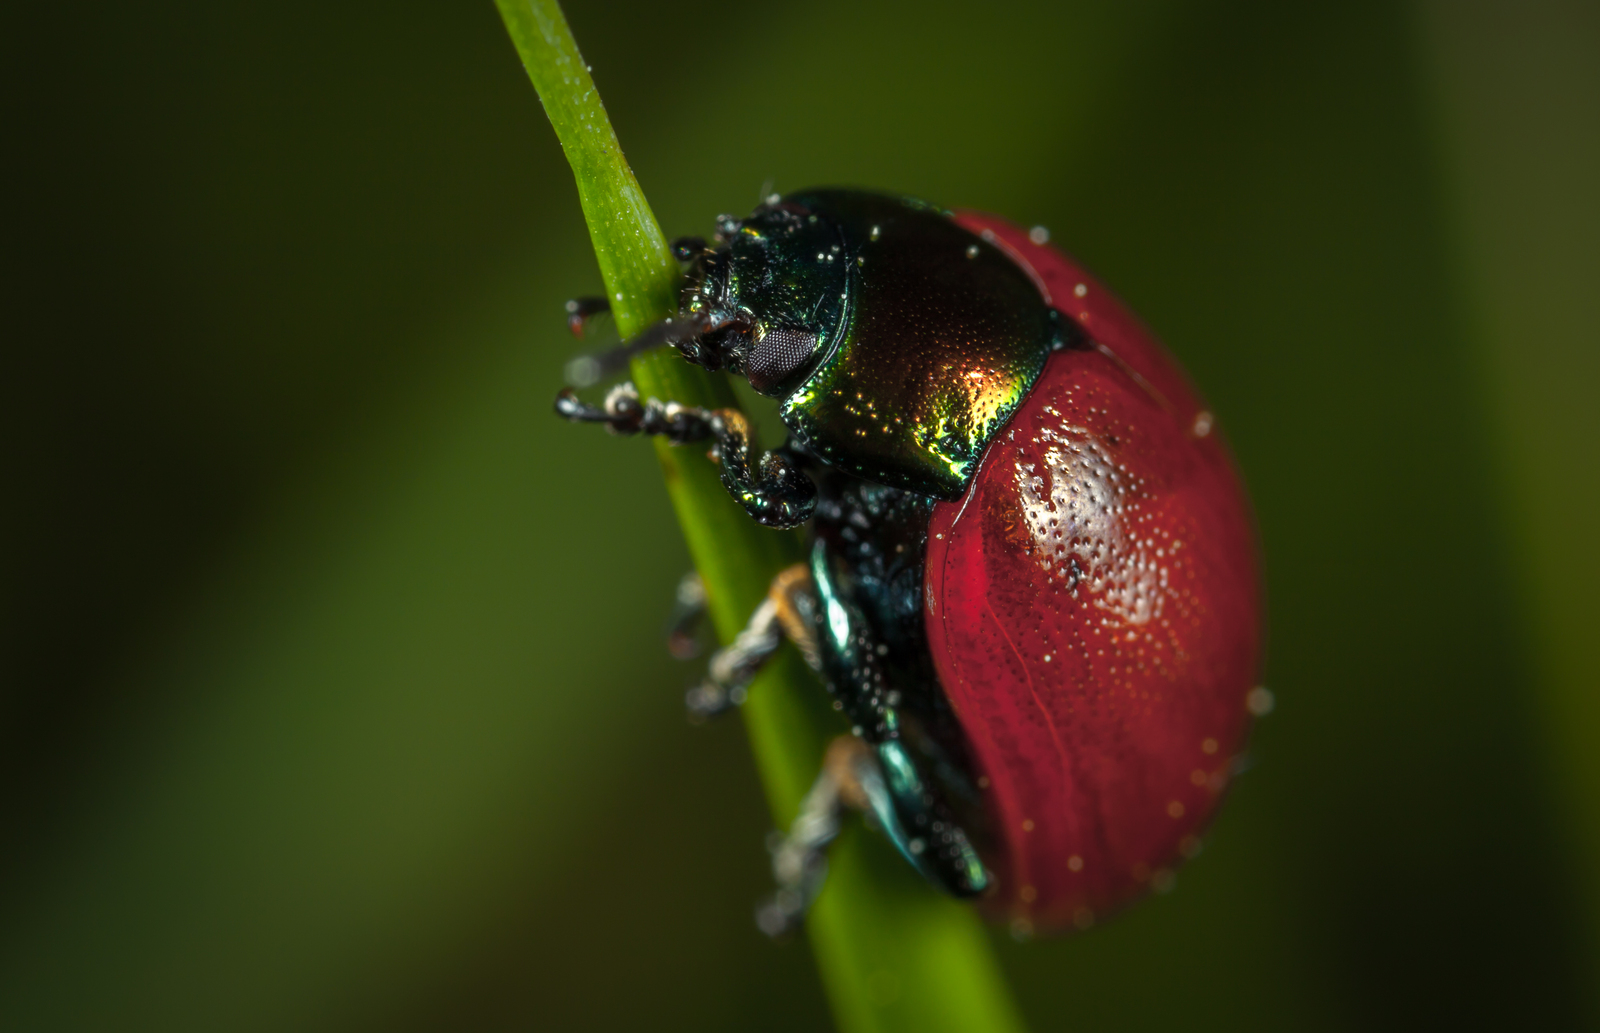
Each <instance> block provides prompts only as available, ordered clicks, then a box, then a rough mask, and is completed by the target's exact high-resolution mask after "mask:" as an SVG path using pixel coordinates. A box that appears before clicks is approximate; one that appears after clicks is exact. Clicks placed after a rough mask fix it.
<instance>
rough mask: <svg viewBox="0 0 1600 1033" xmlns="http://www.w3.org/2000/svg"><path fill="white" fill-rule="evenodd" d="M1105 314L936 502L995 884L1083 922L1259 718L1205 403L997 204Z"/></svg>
mask: <svg viewBox="0 0 1600 1033" xmlns="http://www.w3.org/2000/svg"><path fill="white" fill-rule="evenodd" d="M958 221H959V222H960V223H961V224H962V225H964V226H966V227H967V228H968V229H971V230H973V231H974V232H976V233H979V234H980V235H984V236H985V238H986V239H994V240H997V241H999V242H1000V243H1002V244H1003V245H1004V246H1005V248H1006V250H1007V252H1008V253H1009V254H1011V255H1012V256H1013V258H1014V260H1016V261H1017V262H1018V263H1019V264H1022V265H1023V266H1024V268H1026V269H1027V271H1028V272H1029V274H1030V276H1032V277H1033V278H1034V279H1035V280H1036V282H1038V283H1040V285H1041V287H1042V289H1043V291H1044V292H1045V294H1046V297H1047V299H1049V300H1050V301H1051V303H1052V304H1053V305H1055V306H1057V307H1058V308H1063V309H1064V310H1065V311H1066V313H1067V314H1068V315H1070V316H1071V317H1072V318H1073V319H1074V320H1076V321H1077V322H1078V323H1079V325H1081V326H1083V327H1084V329H1085V330H1087V331H1088V332H1089V333H1090V335H1091V336H1092V339H1093V340H1094V342H1095V344H1096V346H1097V347H1096V349H1095V350H1093V351H1060V352H1056V353H1055V354H1054V355H1052V356H1051V358H1050V360H1049V362H1048V363H1047V365H1046V367H1045V371H1044V374H1043V375H1042V376H1041V377H1040V379H1039V381H1038V382H1037V383H1036V384H1035V385H1034V387H1033V390H1032V391H1031V392H1030V393H1029V395H1028V398H1027V401H1026V402H1025V403H1024V404H1023V406H1022V408H1021V409H1020V410H1019V411H1018V412H1017V414H1016V415H1015V416H1014V417H1013V418H1012V420H1011V421H1010V423H1009V424H1008V425H1007V426H1006V428H1005V429H1004V430H1002V431H1001V433H1000V434H999V435H998V436H997V437H996V439H995V440H994V442H993V443H992V444H991V445H990V447H989V450H988V452H987V454H986V455H985V456H984V458H983V462H982V465H981V467H980V468H979V470H978V473H977V476H976V477H975V478H974V480H973V483H972V485H971V487H970V488H969V489H968V491H967V494H966V496H965V497H963V498H962V499H959V500H957V501H953V502H939V503H937V504H936V505H935V507H934V512H933V518H932V520H931V521H930V524H929V539H928V551H927V564H926V568H925V574H924V577H925V592H924V596H925V598H926V600H927V605H926V607H925V619H926V626H927V632H928V643H929V647H930V649H931V651H932V653H933V657H934V661H935V663H936V664H937V667H938V671H939V680H940V683H941V685H942V686H943V687H944V690H945V692H946V694H947V695H948V697H949V699H950V703H951V705H952V706H953V707H954V708H955V709H956V711H957V713H958V714H959V715H960V720H961V725H962V728H963V730H964V731H965V732H966V733H967V736H968V739H969V742H970V743H971V746H972V750H973V754H974V761H975V764H976V767H977V768H978V770H980V771H981V772H982V774H983V778H984V780H985V782H986V785H987V788H986V789H985V790H984V792H985V794H986V808H985V809H986V811H987V812H988V814H989V816H990V821H991V823H992V827H993V828H994V829H995V830H996V831H997V832H998V836H997V839H998V843H999V849H996V850H995V851H993V853H994V854H995V856H993V857H986V858H985V860H986V862H987V863H988V864H989V865H990V867H991V869H992V870H994V871H995V874H996V876H997V880H996V881H997V883H998V888H997V890H996V891H995V892H994V894H993V895H992V896H990V897H989V898H987V899H986V901H985V904H984V906H985V908H986V910H988V911H989V912H990V913H992V914H994V915H995V916H996V917H1003V918H1004V919H1005V920H1007V921H1009V922H1011V923H1012V924H1013V927H1014V928H1015V929H1016V930H1017V931H1018V932H1021V933H1026V932H1030V931H1034V930H1038V931H1047V930H1053V929H1059V928H1064V927H1080V928H1081V927H1085V926H1087V925H1089V924H1092V923H1093V922H1094V921H1095V920H1096V919H1097V918H1099V917H1103V916H1104V915H1105V914H1107V913H1108V912H1109V911H1111V910H1113V909H1115V908H1116V907H1118V906H1120V905H1121V904H1123V903H1125V902H1126V901H1128V900H1130V899H1132V898H1134V897H1136V896H1138V895H1140V894H1141V893H1143V892H1144V891H1145V890H1147V889H1148V888H1149V887H1150V886H1151V882H1152V880H1156V881H1157V884H1158V888H1159V886H1160V884H1161V883H1164V882H1166V881H1167V880H1169V879H1170V874H1169V873H1170V871H1171V868H1172V866H1173V865H1174V864H1175V863H1176V862H1177V861H1178V860H1179V859H1180V858H1181V857H1182V856H1183V855H1184V854H1186V853H1192V852H1193V851H1194V850H1196V849H1197V847H1198V839H1197V838H1196V837H1197V836H1198V835H1199V834H1200V832H1201V831H1202V830H1203V829H1204V827H1205V825H1206V823H1207V821H1208V820H1209V819H1210V817H1211V814H1212V812H1213V810H1214V809H1215V807H1216V805H1217V802H1218V799H1219V796H1220V794H1221V793H1222V791H1223V789H1224V788H1225V787H1226V786H1227V784H1228V780H1229V776H1230V774H1231V771H1230V767H1231V765H1232V763H1233V759H1234V758H1235V756H1236V755H1237V754H1238V752H1239V750H1241V749H1242V747H1243V744H1244V739H1245V735H1246V732H1247V730H1248V727H1249V718H1250V715H1249V711H1248V707H1247V697H1248V695H1249V693H1250V691H1251V689H1252V688H1253V687H1254V686H1255V685H1256V678H1257V674H1258V671H1257V664H1258V657H1259V654H1260V645H1261V643H1260V631H1259V629H1260V617H1259V611H1260V588H1259V578H1258V574H1257V562H1256V548H1255V542H1254V540H1253V536H1252V534H1251V527H1252V523H1251V517H1250V513H1249V508H1248V504H1247V502H1246V501H1245V496H1244V492H1243V488H1242V485H1241V484H1240V481H1239V478H1238V475H1237V474H1236V472H1235V470H1234V467H1233V464H1232V461H1231V460H1230V458H1229V456H1228V453H1227V451H1226V449H1225V448H1224V446H1223V444H1222V442H1221V440H1220V435H1218V434H1216V433H1214V432H1213V420H1212V417H1211V416H1210V413H1209V410H1207V409H1206V407H1205V406H1204V405H1203V403H1202V402H1201V401H1200V399H1199V398H1198V396H1197V395H1196V393H1195V392H1194V390H1193V389H1192V388H1191V387H1190V386H1189V385H1188V383H1187V382H1186V380H1185V378H1184V377H1183V375H1182V374H1181V373H1180V372H1179V370H1178V369H1177V366H1176V364H1175V363H1174V362H1173V361H1172V360H1171V359H1170V358H1169V357H1168V356H1167V354H1166V352H1165V350H1164V349H1163V348H1162V347H1161V346H1160V345H1159V344H1157V343H1156V342H1155V340H1154V339H1153V338H1152V337H1151V335H1150V334H1149V333H1148V331H1146V330H1145V329H1144V328H1143V326H1141V325H1140V323H1139V322H1138V320H1137V319H1135V318H1134V317H1133V316H1132V315H1131V314H1130V313H1129V312H1128V311H1127V309H1125V308H1124V307H1123V306H1122V305H1121V304H1120V303H1119V302H1118V301H1117V300H1116V299H1115V298H1114V297H1113V296H1112V295H1111V294H1110V293H1109V292H1108V291H1106V290H1105V288H1104V287H1102V286H1101V285H1100V284H1099V282H1098V281H1096V280H1095V279H1094V278H1093V277H1092V276H1090V275H1089V274H1088V273H1087V272H1086V271H1085V270H1084V269H1082V268H1081V267H1080V266H1078V265H1077V263H1075V262H1074V261H1072V260H1071V259H1069V258H1067V257H1066V256H1065V255H1063V254H1062V253H1061V252H1059V251H1057V250H1055V249H1054V248H1050V247H1048V246H1043V245H1041V244H1038V243H1035V242H1033V240H1031V239H1030V238H1029V236H1028V234H1027V232H1026V231H1024V230H1021V229H1019V228H1018V227H1015V226H1012V225H1009V224H1007V223H1005V222H1003V221H1001V220H998V219H995V218H993V217H991V216H983V215H977V214H970V213H967V214H961V215H959V216H958Z"/></svg>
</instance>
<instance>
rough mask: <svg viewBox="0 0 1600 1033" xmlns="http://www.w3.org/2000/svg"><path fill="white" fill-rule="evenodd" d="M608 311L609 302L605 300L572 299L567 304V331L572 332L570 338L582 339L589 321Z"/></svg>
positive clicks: (593, 298) (596, 298)
mask: <svg viewBox="0 0 1600 1033" xmlns="http://www.w3.org/2000/svg"><path fill="white" fill-rule="evenodd" d="M610 311H611V302H610V301H608V300H606V299H605V298H599V297H586V298H573V299H572V300H571V301H569V302H567V329H568V330H571V331H572V336H574V337H582V336H583V335H584V332H585V331H586V330H588V328H589V321H590V320H592V319H594V318H595V317H596V316H600V315H605V314H607V313H609V312H610Z"/></svg>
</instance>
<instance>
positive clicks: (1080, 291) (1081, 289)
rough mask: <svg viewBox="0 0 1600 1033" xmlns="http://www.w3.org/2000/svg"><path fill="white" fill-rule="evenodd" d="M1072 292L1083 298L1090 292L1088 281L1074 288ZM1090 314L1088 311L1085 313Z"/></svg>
mask: <svg viewBox="0 0 1600 1033" xmlns="http://www.w3.org/2000/svg"><path fill="white" fill-rule="evenodd" d="M1072 293H1073V294H1076V295H1077V296H1078V297H1080V298H1082V297H1084V296H1086V295H1087V294H1088V293H1089V285H1088V284H1087V283H1080V284H1078V285H1077V286H1076V287H1074V288H1072ZM1088 314H1089V313H1087V312H1085V313H1084V315H1085V316H1087V315H1088Z"/></svg>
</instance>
